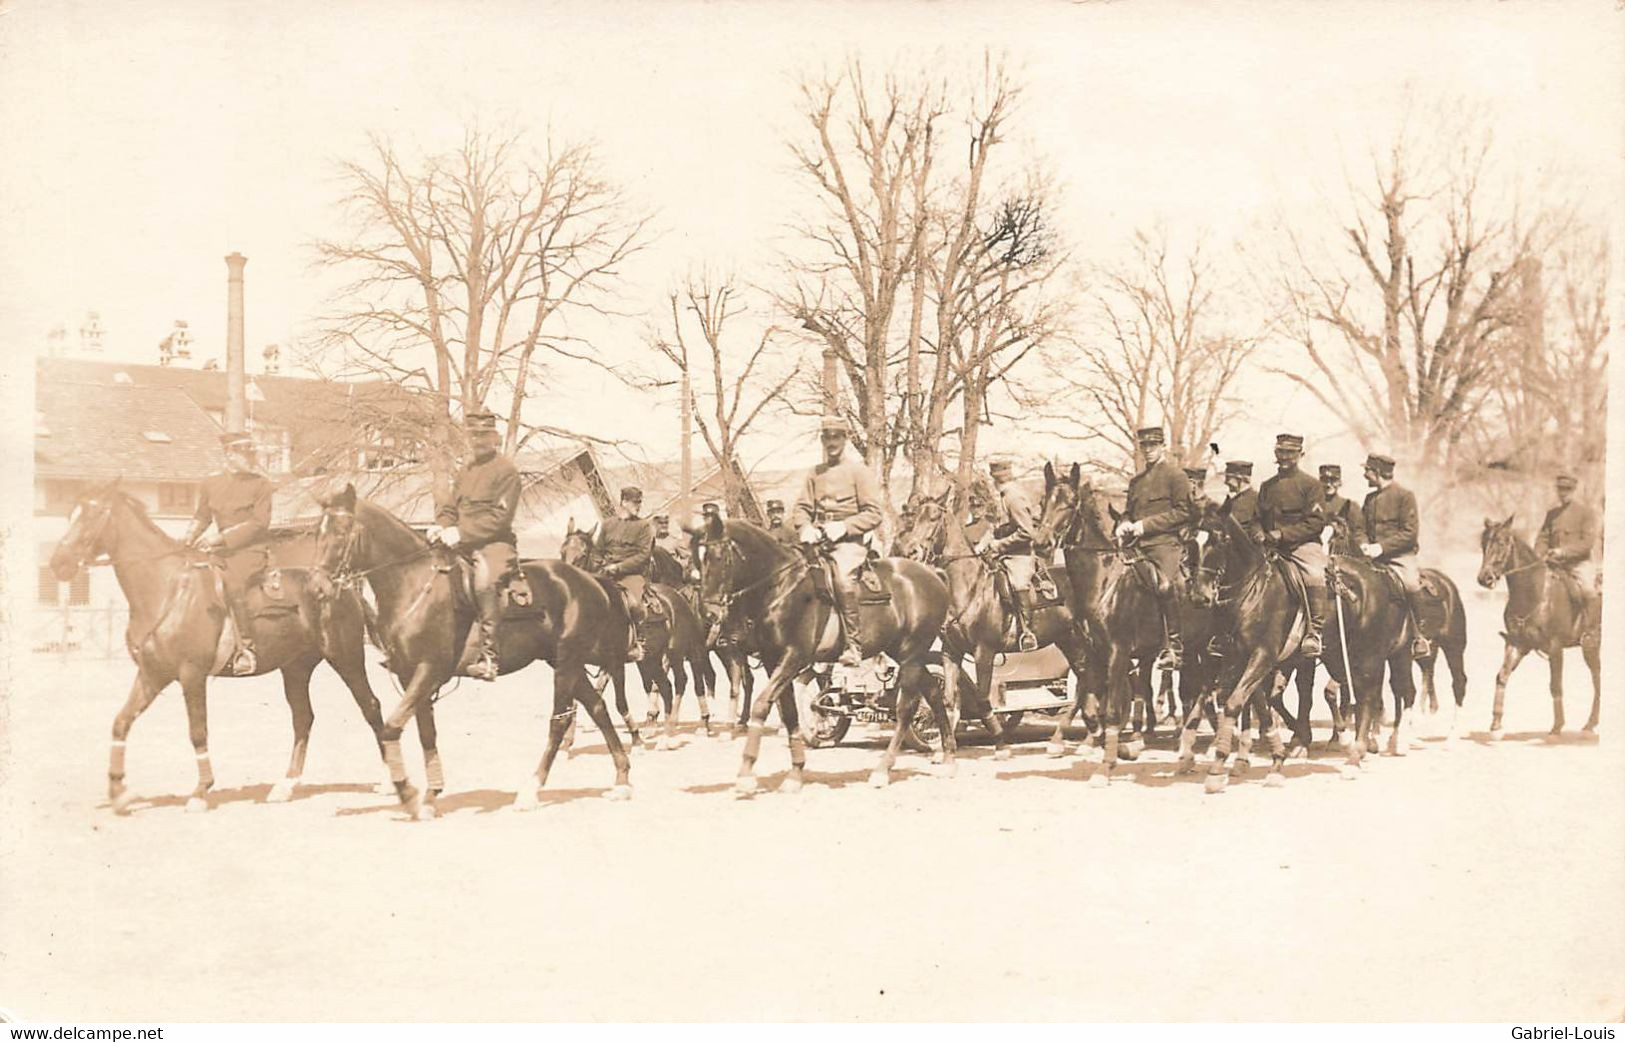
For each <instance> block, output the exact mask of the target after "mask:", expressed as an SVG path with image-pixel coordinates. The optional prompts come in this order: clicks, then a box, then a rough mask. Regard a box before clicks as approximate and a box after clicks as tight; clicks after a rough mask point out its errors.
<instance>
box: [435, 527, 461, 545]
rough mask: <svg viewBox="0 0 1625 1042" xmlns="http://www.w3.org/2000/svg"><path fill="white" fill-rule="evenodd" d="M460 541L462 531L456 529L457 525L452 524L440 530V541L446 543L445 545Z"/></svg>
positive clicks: (455, 543)
mask: <svg viewBox="0 0 1625 1042" xmlns="http://www.w3.org/2000/svg"><path fill="white" fill-rule="evenodd" d="M462 541H463V533H461V532H459V531H457V526H456V525H452V526H451V527H450V528H442V529H441V530H440V542H441V543H443V544H444V545H446V546H456V545H457V544H458V543H460V542H462Z"/></svg>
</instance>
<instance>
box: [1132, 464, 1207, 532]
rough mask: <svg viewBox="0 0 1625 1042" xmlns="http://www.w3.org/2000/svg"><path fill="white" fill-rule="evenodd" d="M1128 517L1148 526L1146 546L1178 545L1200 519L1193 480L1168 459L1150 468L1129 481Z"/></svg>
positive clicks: (1146, 529)
mask: <svg viewBox="0 0 1625 1042" xmlns="http://www.w3.org/2000/svg"><path fill="white" fill-rule="evenodd" d="M1124 516H1125V517H1126V518H1127V519H1128V520H1130V521H1138V522H1140V524H1141V525H1142V526H1144V528H1145V531H1144V532H1142V533H1141V534H1140V544H1141V545H1142V546H1158V545H1161V544H1163V543H1176V542H1178V541H1179V533H1180V532H1181V531H1183V530H1184V528H1185V526H1186V525H1188V524H1190V522H1191V521H1193V520H1195V518H1196V504H1195V502H1194V501H1193V500H1192V499H1191V479H1190V478H1188V477H1186V476H1185V472H1184V471H1183V470H1181V469H1180V468H1178V467H1176V466H1174V465H1173V464H1172V463H1170V462H1168V461H1167V460H1166V459H1164V460H1162V461H1161V462H1160V463H1157V464H1156V465H1155V466H1151V467H1147V468H1146V469H1144V470H1142V471H1140V472H1139V473H1138V474H1136V475H1134V477H1133V478H1131V479H1130V480H1129V483H1128V512H1127V513H1126V514H1125V515H1124Z"/></svg>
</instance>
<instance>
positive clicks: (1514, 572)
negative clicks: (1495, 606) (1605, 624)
mask: <svg viewBox="0 0 1625 1042" xmlns="http://www.w3.org/2000/svg"><path fill="white" fill-rule="evenodd" d="M1512 521H1513V519H1512V517H1510V516H1509V517H1508V518H1507V519H1506V520H1505V521H1491V520H1490V519H1488V518H1485V519H1484V534H1483V536H1482V537H1481V539H1480V548H1481V550H1482V552H1483V559H1482V561H1481V562H1480V564H1479V568H1478V584H1479V585H1480V586H1482V587H1484V588H1485V589H1486V590H1492V589H1494V588H1495V585H1496V584H1497V583H1499V582H1500V581H1501V580H1502V579H1503V578H1504V579H1506V583H1507V606H1506V610H1505V612H1503V614H1502V619H1503V620H1504V622H1505V625H1506V629H1505V630H1504V631H1503V632H1502V634H1501V636H1502V639H1504V640H1505V641H1506V652H1505V654H1504V655H1503V657H1502V660H1501V670H1500V672H1498V673H1496V674H1495V708H1494V711H1493V716H1492V717H1491V719H1490V739H1491V740H1492V741H1500V740H1501V737H1502V736H1503V735H1504V734H1505V733H1506V732H1505V729H1504V728H1502V726H1501V710H1502V706H1503V705H1504V704H1505V701H1506V691H1507V681H1508V680H1509V679H1511V677H1512V671H1513V670H1515V669H1517V668H1518V663H1520V662H1522V661H1523V660H1524V657H1525V656H1526V655H1528V654H1529V653H1530V652H1531V651H1533V652H1535V653H1537V654H1540V655H1545V656H1546V661H1547V663H1548V664H1549V666H1550V669H1551V685H1550V690H1551V694H1552V729H1551V731H1550V735H1551V736H1552V737H1553V738H1555V737H1557V736H1558V735H1561V734H1562V733H1563V652H1564V649H1566V648H1572V647H1576V646H1578V647H1579V648H1580V655H1581V657H1582V658H1584V659H1585V664H1586V668H1587V669H1589V670H1591V715H1590V716H1589V717H1587V718H1586V724H1585V728H1584V733H1585V734H1588V735H1589V734H1594V733H1595V732H1596V730H1597V715H1598V712H1599V711H1600V710H1601V708H1602V651H1601V648H1600V647H1599V645H1598V644H1597V642H1595V641H1587V640H1584V639H1582V638H1583V637H1585V634H1583V633H1582V632H1581V621H1582V620H1581V617H1580V608H1581V605H1580V603H1579V599H1578V596H1577V595H1575V594H1574V593H1572V592H1571V591H1569V590H1568V589H1567V588H1566V587H1565V586H1564V585H1563V584H1562V583H1560V582H1558V581H1557V580H1556V579H1554V577H1553V575H1552V570H1551V569H1550V568H1548V567H1547V565H1546V562H1545V561H1543V560H1541V559H1540V557H1539V556H1537V555H1536V554H1535V551H1534V550H1532V549H1531V548H1530V546H1529V544H1528V543H1526V542H1524V541H1523V539H1522V538H1520V537H1519V536H1518V534H1517V533H1516V532H1514V531H1513V530H1512Z"/></svg>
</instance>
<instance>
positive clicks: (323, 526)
mask: <svg viewBox="0 0 1625 1042" xmlns="http://www.w3.org/2000/svg"><path fill="white" fill-rule="evenodd" d="M321 505H322V518H321V520H320V521H318V522H317V523H316V552H315V560H314V563H313V564H312V565H311V570H310V589H311V592H312V593H314V594H315V595H316V596H317V597H319V598H321V599H323V600H326V599H327V598H328V597H331V596H332V595H333V577H334V576H335V575H343V574H344V573H345V572H347V571H348V570H349V569H350V567H351V566H352V565H353V564H354V562H355V556H356V549H357V547H356V543H357V542H358V541H359V537H360V531H361V530H360V527H359V526H358V525H357V524H356V494H355V485H353V484H347V485H345V486H344V489H343V490H342V491H340V492H336V493H334V494H333V495H331V496H329V497H328V498H326V499H324V500H322V501H321Z"/></svg>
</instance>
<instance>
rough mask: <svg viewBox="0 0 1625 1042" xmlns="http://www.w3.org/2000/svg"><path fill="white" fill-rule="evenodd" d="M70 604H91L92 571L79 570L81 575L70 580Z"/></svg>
mask: <svg viewBox="0 0 1625 1042" xmlns="http://www.w3.org/2000/svg"><path fill="white" fill-rule="evenodd" d="M68 603H69V604H71V605H80V604H89V603H90V571H89V570H88V569H85V568H81V569H79V574H78V575H75V576H74V577H73V578H72V579H71V580H69V582H68Z"/></svg>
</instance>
